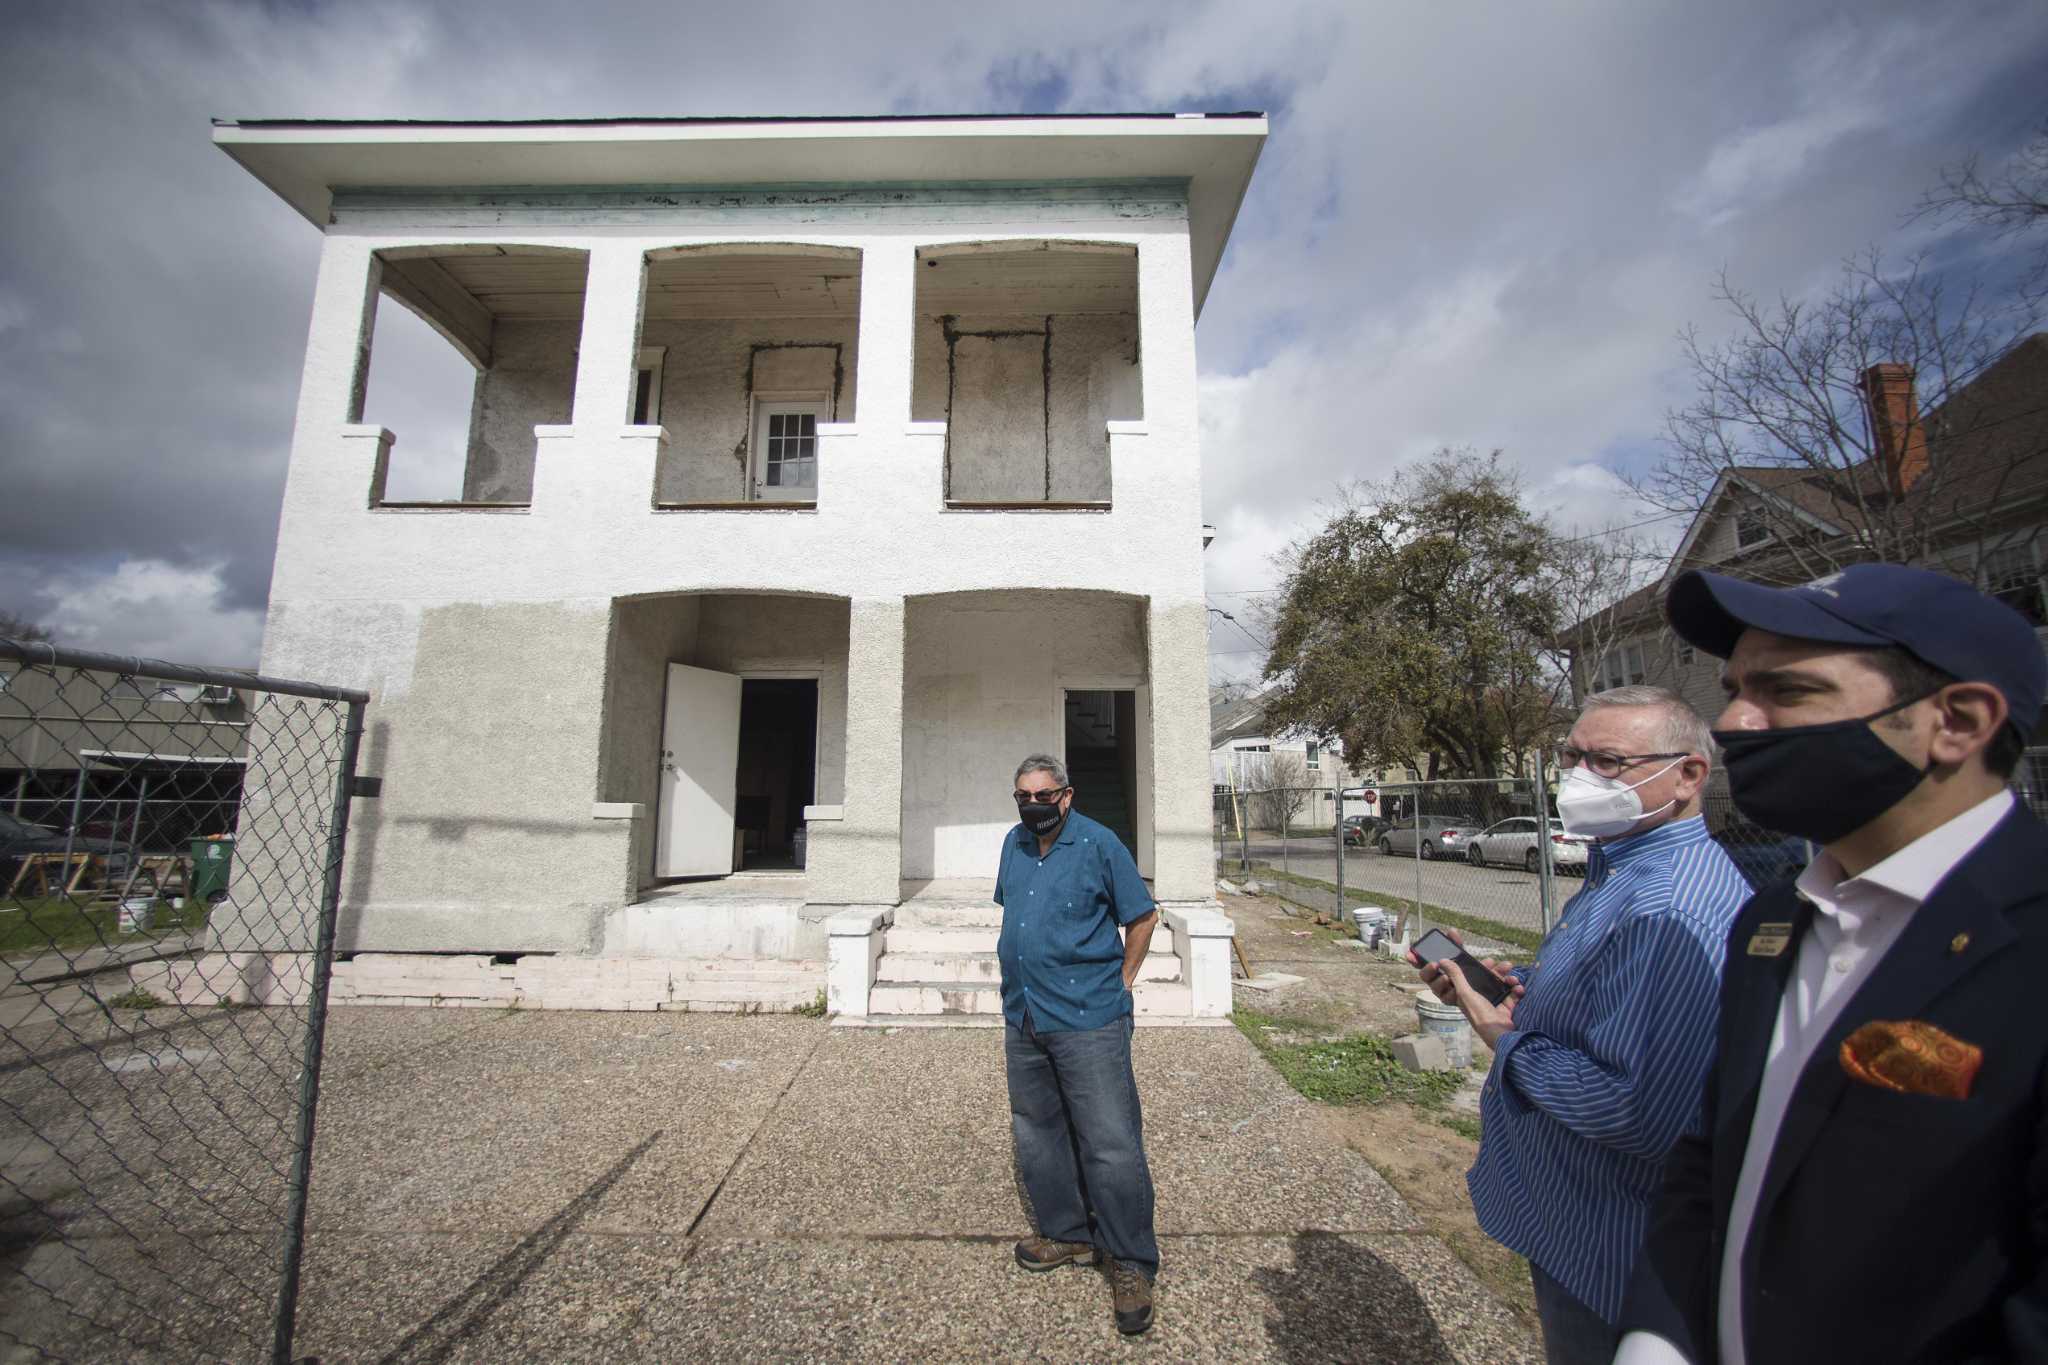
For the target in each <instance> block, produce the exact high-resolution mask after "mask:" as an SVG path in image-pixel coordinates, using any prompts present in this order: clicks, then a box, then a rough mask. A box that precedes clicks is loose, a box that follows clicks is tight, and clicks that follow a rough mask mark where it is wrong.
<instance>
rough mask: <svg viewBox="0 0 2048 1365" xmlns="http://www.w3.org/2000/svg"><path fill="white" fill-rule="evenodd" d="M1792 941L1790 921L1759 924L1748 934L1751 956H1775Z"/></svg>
mask: <svg viewBox="0 0 2048 1365" xmlns="http://www.w3.org/2000/svg"><path fill="white" fill-rule="evenodd" d="M1791 943H1792V925H1791V923H1790V921H1785V922H1781V923H1768V924H1759V925H1757V927H1756V932H1755V933H1753V934H1751V935H1750V936H1749V955H1750V956H1751V957H1777V956H1779V955H1780V954H1782V953H1783V952H1784V951H1785V949H1786V948H1787V947H1789V946H1790V945H1791Z"/></svg>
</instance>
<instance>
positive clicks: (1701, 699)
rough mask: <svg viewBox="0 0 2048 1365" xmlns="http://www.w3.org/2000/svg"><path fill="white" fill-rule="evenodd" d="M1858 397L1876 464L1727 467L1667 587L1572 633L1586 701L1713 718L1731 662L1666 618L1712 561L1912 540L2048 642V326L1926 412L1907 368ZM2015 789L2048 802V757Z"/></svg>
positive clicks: (1820, 567)
mask: <svg viewBox="0 0 2048 1365" xmlns="http://www.w3.org/2000/svg"><path fill="white" fill-rule="evenodd" d="M1861 393H1862V398H1863V402H1864V406H1865V412H1864V421H1865V422H1866V423H1867V426H1868V431H1869V449H1870V451H1871V457H1870V458H1869V459H1868V460H1866V461H1864V462H1862V463H1860V464H1858V465H1857V466H1856V467H1854V468H1852V469H1848V470H1845V471H1842V472H1840V473H1834V474H1830V473H1826V472H1823V471H1818V470H1815V469H1812V468H1810V467H1806V466H1803V465H1785V466H1758V467H1747V466H1737V467H1732V468H1729V469H1727V470H1725V471H1724V472H1723V473H1722V475H1721V477H1720V478H1719V480H1718V481H1717V482H1716V484H1715V486H1714V488H1713V489H1712V491H1711V493H1710V495H1709V496H1708V498H1707V500H1706V502H1705V504H1704V505H1703V506H1702V507H1701V508H1700V510H1699V512H1698V513H1697V515H1695V516H1694V518H1693V520H1692V521H1691V523H1690V524H1689V525H1688V527H1687V529H1686V532H1685V535H1684V537H1683V538H1682V539H1681V541H1680V542H1679V545H1678V549H1677V551H1676V552H1675V553H1674V554H1673V556H1672V558H1671V562H1670V564H1669V566H1668V567H1667V568H1666V570H1665V572H1664V574H1663V575H1662V576H1661V577H1660V578H1659V579H1658V581H1657V582H1655V583H1652V584H1650V585H1648V586H1646V587H1644V588H1642V589H1640V590H1638V591H1636V592H1635V593H1632V594H1630V595H1629V596H1628V597H1626V598H1624V599H1622V600H1621V601H1620V602H1618V603H1616V604H1615V605H1614V606H1612V607H1610V608H1609V609H1607V610H1606V611H1603V612H1601V613H1598V614H1597V615H1595V616H1593V617H1590V618H1588V619H1587V620H1585V621H1581V622H1579V623H1577V624H1576V625H1575V626H1574V627H1573V629H1572V631H1571V633H1570V634H1569V635H1568V636H1567V641H1568V643H1570V644H1571V645H1572V646H1573V653H1572V675H1573V676H1572V682H1573V691H1574V697H1575V699H1576V697H1580V696H1583V695H1585V694H1586V693H1587V692H1597V691H1601V690H1603V689H1605V688H1610V687H1619V686H1622V685H1624V684H1629V683H1652V684H1656V685H1659V686H1665V687H1670V688H1673V689H1675V690H1677V691H1679V692H1681V693H1682V694H1684V696H1685V697H1686V699H1687V700H1689V701H1690V702H1691V703H1692V704H1693V706H1694V708H1695V709H1697V710H1698V711H1699V712H1700V714H1701V715H1703V716H1705V717H1707V718H1708V719H1709V720H1711V719H1712V718H1713V717H1714V716H1715V715H1716V714H1717V713H1718V712H1719V711H1720V709H1721V707H1722V694H1721V687H1720V660H1718V659H1714V658H1710V657H1707V656H1704V655H1701V654H1699V653H1698V652H1697V651H1695V650H1693V649H1692V648H1691V647H1690V646H1688V645H1686V644H1684V643H1683V642H1682V641H1680V640H1679V639H1678V638H1677V637H1676V636H1674V635H1673V634H1672V633H1671V632H1670V630H1669V628H1668V627H1667V626H1666V625H1665V623H1664V616H1663V602H1664V596H1665V593H1666V592H1667V591H1668V589H1669V587H1670V585H1671V581H1672V580H1673V579H1675V578H1676V577H1677V576H1678V575H1679V574H1681V573H1683V572H1684V571H1686V570H1688V569H1694V568H1711V569H1714V570H1716V571H1717V572H1721V573H1730V574H1735V575H1738V576H1741V577H1745V578H1754V579H1756V580H1758V581H1762V582H1778V583H1786V582H1800V581H1804V580H1805V579H1808V578H1811V577H1814V576H1817V574H1818V573H1819V572H1821V571H1824V570H1825V568H1826V567H1828V566H1829V565H1831V564H1845V563H1854V562H1856V561H1858V560H1859V559H1865V558H1868V557H1870V556H1869V555H1868V553H1867V552H1865V551H1864V550H1863V549H1862V547H1863V546H1865V545H1868V544H1873V543H1878V542H1881V541H1890V542H1892V543H1899V542H1901V541H1907V540H1909V541H1910V543H1913V544H1916V545H1918V546H1920V547H1921V552H1920V553H1917V554H1915V555H1913V556H1911V558H1912V559H1913V560H1914V562H1917V563H1920V564H1922V565H1924V566H1926V567H1929V568H1936V569H1942V570H1945V571H1947V572H1950V573H1953V574H1955V575H1956V576H1958V577H1960V578H1964V579H1967V580H1970V581H1972V582H1976V583H1978V584H1979V585H1981V586H1983V587H1984V588H1985V589H1987V590H1988V591H1990V592H1993V593H1995V594H1996V595H1997V596H1998V597H1999V598H2001V599H2002V600H2003V601H2005V602H2006V603H2008V604H2009V605H2011V606H2012V607H2014V608H2015V609H2016V610H2018V611H2019V612H2021V613H2022V614H2023V615H2025V616H2026V617H2027V618H2028V619H2029V620H2031V621H2033V622H2034V623H2035V624H2036V626H2037V627H2038V628H2039V634H2040V635H2041V638H2042V641H2043V646H2044V648H2048V333H2036V334H2035V335H2033V336H2030V337H2027V338H2026V339H2025V340H2023V341H2021V342H2020V343H2019V344H2018V345H2017V346H2015V347H2013V348H2012V349H2011V350H2010V351H2009V352H2008V353H2007V354H2006V355H2005V356H2004V357H2002V358H2001V359H2000V360H1998V361H1997V362H1996V363H1994V364H1992V365H1990V366H1988V367H1986V368H1985V370H1984V371H1983V372H1982V373H1981V374H1979V375H1978V376H1976V378H1975V379H1974V380H1973V381H1972V382H1971V383H1969V384H1967V385H1963V386H1961V387H1959V388H1958V389H1957V390H1956V391H1955V392H1954V393H1953V394H1952V395H1950V397H1949V398H1948V400H1947V401H1946V402H1944V403H1940V404H1937V405H1934V406H1933V407H1931V408H1930V409H1929V410H1927V411H1926V412H1924V413H1923V412H1922V411H1921V410H1920V406H1919V403H1918V402H1917V400H1916V397H1915V393H1914V375H1913V373H1912V371H1911V370H1910V369H1908V368H1907V367H1905V366H1900V365H1876V366H1872V367H1871V368H1870V369H1869V371H1867V372H1866V373H1865V374H1864V375H1863V376H1862V383H1861ZM1901 527H1908V528H1910V530H1911V535H1910V537H1904V536H1901V535H1899V530H1900V528H1901ZM2016 785H2017V786H2018V787H2019V788H2020V789H2021V790H2022V792H2023V793H2025V794H2027V795H2028V796H2029V797H2030V799H2032V800H2034V801H2035V803H2036V805H2037V808H2048V749H2037V750H2034V751H2032V752H2030V753H2029V754H2028V756H2027V758H2026V759H2025V760H2024V761H2023V764H2022V769H2021V772H2020V773H2019V774H2018V775H2017V780H2016ZM1721 789H1722V784H1721V782H1720V779H1719V777H1718V775H1717V779H1716V787H1715V790H1716V791H1717V792H1718V791H1720V790H1721ZM1710 799H1711V797H1710Z"/></svg>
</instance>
